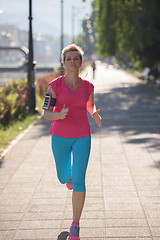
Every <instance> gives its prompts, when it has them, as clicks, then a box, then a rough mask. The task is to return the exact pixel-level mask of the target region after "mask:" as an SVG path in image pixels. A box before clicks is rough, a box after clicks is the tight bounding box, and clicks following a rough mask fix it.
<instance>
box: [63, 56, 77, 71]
mask: <svg viewBox="0 0 160 240" xmlns="http://www.w3.org/2000/svg"><path fill="white" fill-rule="evenodd" d="M81 65H82V62H81V58H80V54H79V52H78V51H70V52H67V53H66V58H65V61H64V62H63V66H64V67H65V69H66V71H74V72H76V71H79V68H80V67H81Z"/></svg>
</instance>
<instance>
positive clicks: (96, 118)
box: [92, 109, 102, 127]
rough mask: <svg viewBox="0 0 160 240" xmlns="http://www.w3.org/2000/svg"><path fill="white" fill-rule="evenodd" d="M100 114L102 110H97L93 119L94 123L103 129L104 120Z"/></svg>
mask: <svg viewBox="0 0 160 240" xmlns="http://www.w3.org/2000/svg"><path fill="white" fill-rule="evenodd" d="M99 112H100V109H98V110H96V111H95V112H94V113H93V114H92V117H93V119H94V121H95V122H96V123H97V125H98V127H102V120H101V119H102V118H101V116H100V115H99V114H98V113H99Z"/></svg>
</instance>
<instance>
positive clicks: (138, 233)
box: [106, 227, 150, 238]
mask: <svg viewBox="0 0 160 240" xmlns="http://www.w3.org/2000/svg"><path fill="white" fill-rule="evenodd" d="M130 236H132V237H146V238H147V237H150V235H149V232H148V228H147V227H118V228H106V237H107V238H108V237H112V238H113V237H115V238H119V237H120V238H122V237H130Z"/></svg>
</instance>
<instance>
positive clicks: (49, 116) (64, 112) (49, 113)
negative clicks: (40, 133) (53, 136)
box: [44, 104, 68, 121]
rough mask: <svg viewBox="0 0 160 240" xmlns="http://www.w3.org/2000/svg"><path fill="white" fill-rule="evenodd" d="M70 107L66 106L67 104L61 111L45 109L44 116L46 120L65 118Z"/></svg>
mask: <svg viewBox="0 0 160 240" xmlns="http://www.w3.org/2000/svg"><path fill="white" fill-rule="evenodd" d="M67 113H68V108H66V106H65V104H64V105H63V108H62V110H61V111H60V112H53V111H49V110H44V118H45V119H46V120H51V121H54V120H59V119H64V118H65V117H66V116H67Z"/></svg>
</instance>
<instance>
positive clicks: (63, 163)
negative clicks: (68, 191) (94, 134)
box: [51, 135, 91, 192]
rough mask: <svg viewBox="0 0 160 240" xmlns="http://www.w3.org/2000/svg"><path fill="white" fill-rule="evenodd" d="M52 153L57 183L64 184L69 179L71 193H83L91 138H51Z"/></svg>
mask: <svg viewBox="0 0 160 240" xmlns="http://www.w3.org/2000/svg"><path fill="white" fill-rule="evenodd" d="M51 138H52V151H53V155H54V159H55V163H56V169H57V176H58V179H59V181H60V182H61V183H62V184H64V183H66V182H67V181H68V180H69V179H70V177H71V159H72V156H73V165H72V183H73V191H75V192H85V191H86V187H85V175H86V169H87V165H88V159H89V155H90V148H91V136H88V137H81V138H64V137H58V136H54V135H52V136H51Z"/></svg>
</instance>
